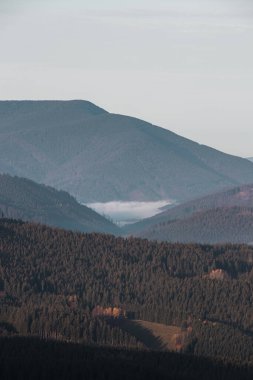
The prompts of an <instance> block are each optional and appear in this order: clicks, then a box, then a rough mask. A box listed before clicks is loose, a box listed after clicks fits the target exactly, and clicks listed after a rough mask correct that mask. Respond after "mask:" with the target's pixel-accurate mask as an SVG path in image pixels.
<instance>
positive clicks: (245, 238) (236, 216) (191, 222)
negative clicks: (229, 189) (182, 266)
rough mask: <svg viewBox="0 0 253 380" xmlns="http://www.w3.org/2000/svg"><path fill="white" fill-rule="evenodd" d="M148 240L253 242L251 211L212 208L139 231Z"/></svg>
mask: <svg viewBox="0 0 253 380" xmlns="http://www.w3.org/2000/svg"><path fill="white" fill-rule="evenodd" d="M138 235H139V236H141V237H145V238H148V239H151V240H159V241H162V240H164V241H170V242H180V243H190V242H196V243H202V244H217V243H245V244H246V243H247V244H251V243H253V208H241V207H230V208H224V207H220V208H215V209H211V210H207V211H201V212H196V213H195V214H193V215H192V216H190V217H188V218H184V219H178V220H175V221H167V222H161V223H159V224H156V225H154V226H151V227H149V228H147V229H146V230H144V231H142V232H139V233H138Z"/></svg>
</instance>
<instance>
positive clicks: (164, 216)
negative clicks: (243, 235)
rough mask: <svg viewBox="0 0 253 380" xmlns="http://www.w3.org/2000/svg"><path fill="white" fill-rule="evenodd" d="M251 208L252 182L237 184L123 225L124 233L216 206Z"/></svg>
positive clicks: (252, 206)
mask: <svg viewBox="0 0 253 380" xmlns="http://www.w3.org/2000/svg"><path fill="white" fill-rule="evenodd" d="M235 206H238V207H241V208H253V184H251V185H243V186H237V187H235V188H231V189H229V190H225V191H222V192H219V193H215V194H211V195H207V196H205V197H202V198H197V199H195V200H192V201H189V202H186V203H183V204H181V205H178V206H172V207H170V208H168V209H167V210H165V211H163V212H161V213H159V214H157V215H155V216H153V217H151V218H147V219H143V220H141V221H140V222H137V223H134V224H129V225H126V226H124V228H123V231H124V232H125V234H133V235H136V236H138V235H139V234H142V233H143V231H144V230H147V229H149V228H150V227H151V228H152V226H154V225H158V224H163V223H165V224H166V223H167V222H169V221H175V220H177V219H186V218H189V217H190V216H192V215H193V214H195V213H199V212H202V211H207V210H210V209H217V208H220V207H222V208H228V207H235Z"/></svg>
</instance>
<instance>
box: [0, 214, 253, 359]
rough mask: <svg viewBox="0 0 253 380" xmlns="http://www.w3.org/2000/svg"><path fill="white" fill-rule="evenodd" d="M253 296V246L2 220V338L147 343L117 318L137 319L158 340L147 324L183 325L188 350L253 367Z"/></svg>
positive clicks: (0, 287) (125, 345)
mask: <svg viewBox="0 0 253 380" xmlns="http://www.w3.org/2000/svg"><path fill="white" fill-rule="evenodd" d="M252 297H253V248H252V247H249V246H245V245H217V246H210V245H197V244H185V245H183V244H169V243H160V244H159V243H155V242H150V241H148V240H141V239H133V238H131V239H123V238H115V237H113V236H111V235H103V234H80V233H73V232H67V231H64V230H58V229H53V228H49V227H46V226H42V225H36V224H31V223H23V222H15V221H10V220H6V219H3V220H2V221H0V331H1V333H2V334H4V335H13V334H19V335H38V336H40V337H43V338H46V339H48V338H55V339H58V340H64V341H72V342H73V341H74V342H79V343H88V344H102V345H107V346H108V345H109V346H120V347H139V348H141V347H142V345H141V344H140V342H139V341H138V334H136V335H134V336H133V335H131V330H129V329H125V330H123V329H121V325H120V324H117V323H114V320H115V321H117V319H118V318H131V319H135V320H142V321H146V322H145V325H143V324H142V326H140V325H139V329H140V327H142V329H145V328H146V329H147V330H149V335H150V338H152V336H151V335H152V330H153V333H154V334H156V333H157V334H158V335H160V332H158V330H157V328H158V327H159V326H158V327H157V326H156V328H153V329H151V328H150V326H151V325H150V324H148V322H154V323H160V324H164V325H167V326H174V328H175V330H178V329H176V326H178V328H179V330H180V329H182V331H185V333H186V335H187V339H188V340H187V342H186V343H185V344H184V347H185V348H184V349H185V350H187V352H191V353H194V354H196V355H202V354H204V355H205V356H210V357H215V358H220V359H223V360H224V361H226V362H233V363H240V364H243V363H244V364H251V365H252V359H253V319H252V303H253V299H252ZM99 310H100V312H99V313H97V311H99ZM101 310H106V311H107V312H106V313H104V312H103V313H101ZM120 310H121V311H122V312H121V314H120ZM108 311H109V313H108ZM165 329H166V327H164V329H163V334H164V331H165ZM153 338H154V337H153Z"/></svg>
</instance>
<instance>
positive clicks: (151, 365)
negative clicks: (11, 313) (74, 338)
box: [0, 338, 253, 380]
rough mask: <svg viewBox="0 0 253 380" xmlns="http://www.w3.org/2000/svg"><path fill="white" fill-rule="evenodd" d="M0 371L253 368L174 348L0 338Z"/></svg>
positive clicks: (176, 378)
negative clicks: (144, 349)
mask: <svg viewBox="0 0 253 380" xmlns="http://www.w3.org/2000/svg"><path fill="white" fill-rule="evenodd" d="M0 352H1V355H0V377H1V379H2V380H7V379H12V380H16V379H25V380H34V379H40V380H51V379H54V380H58V379H61V380H65V379H66V380H69V379H72V380H76V379H85V380H95V379H96V380H105V379H110V380H118V379H121V380H129V379H131V380H154V379H159V380H197V379H199V380H200V379H205V380H220V379H222V380H237V379H240V380H250V379H252V376H253V370H252V368H245V367H240V366H232V365H226V364H223V363H222V362H219V361H218V362H217V361H213V360H208V359H204V358H195V357H193V356H189V355H182V354H181V355H179V354H173V353H159V352H141V351H135V350H131V351H130V350H119V349H113V348H105V347H89V346H84V345H77V344H73V343H60V342H56V341H45V340H40V339H35V338H0Z"/></svg>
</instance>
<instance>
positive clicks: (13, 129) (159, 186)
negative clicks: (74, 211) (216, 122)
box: [0, 100, 253, 203]
mask: <svg viewBox="0 0 253 380" xmlns="http://www.w3.org/2000/svg"><path fill="white" fill-rule="evenodd" d="M0 120H1V124H0V172H2V173H9V174H11V175H18V176H21V177H27V178H31V179H33V180H35V181H37V182H39V183H44V184H47V185H50V186H54V187H56V188H57V189H60V190H61V189H63V190H65V191H68V192H69V193H70V194H72V195H74V196H75V197H76V198H77V199H78V200H79V201H81V202H82V203H86V202H89V203H91V202H96V201H97V202H104V201H112V200H137V201H140V200H144V201H151V200H164V199H176V200H177V201H180V202H182V201H185V200H189V199H192V198H194V197H197V196H203V195H205V194H209V193H210V192H215V191H219V190H221V189H223V188H225V187H231V186H236V185H239V184H245V183H250V182H253V164H252V163H251V162H250V161H249V160H247V159H242V158H239V157H235V156H231V155H228V154H224V153H222V152H219V151H217V150H215V149H212V148H209V147H207V146H204V145H200V144H197V143H195V142H193V141H191V140H188V139H185V138H183V137H181V136H178V135H176V134H175V133H173V132H171V131H168V130H166V129H163V128H158V127H155V126H153V125H152V124H149V123H147V122H144V121H143V120H138V119H136V118H132V117H127V116H122V115H115V114H111V113H108V112H106V111H105V110H103V109H101V108H99V107H97V106H95V105H94V104H92V103H90V102H87V101H81V100H76V101H6V102H0Z"/></svg>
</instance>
